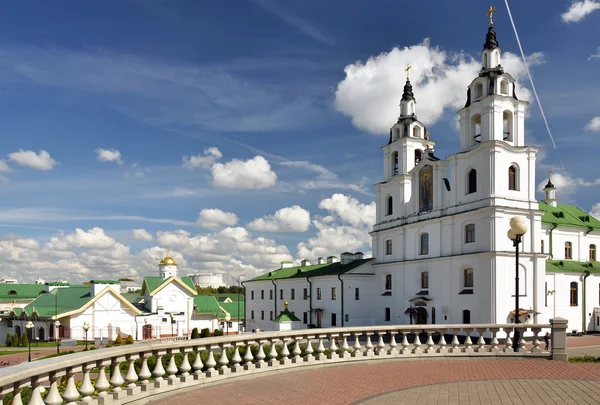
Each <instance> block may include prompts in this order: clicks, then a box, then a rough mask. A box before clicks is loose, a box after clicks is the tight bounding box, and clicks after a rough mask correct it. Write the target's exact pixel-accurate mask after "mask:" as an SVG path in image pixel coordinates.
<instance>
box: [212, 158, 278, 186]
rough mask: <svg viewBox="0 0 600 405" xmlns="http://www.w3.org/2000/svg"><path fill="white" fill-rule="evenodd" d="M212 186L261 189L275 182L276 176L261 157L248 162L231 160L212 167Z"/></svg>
mask: <svg viewBox="0 0 600 405" xmlns="http://www.w3.org/2000/svg"><path fill="white" fill-rule="evenodd" d="M211 172H212V175H213V184H214V186H215V187H219V188H236V189H263V188H268V187H272V186H274V185H275V183H276V182H277V175H276V174H275V172H274V171H273V170H271V165H269V162H268V161H267V160H266V159H265V158H264V157H262V156H255V157H254V158H252V159H249V160H238V159H233V160H232V161H231V162H227V163H225V164H222V163H216V164H214V165H213V166H212V168H211Z"/></svg>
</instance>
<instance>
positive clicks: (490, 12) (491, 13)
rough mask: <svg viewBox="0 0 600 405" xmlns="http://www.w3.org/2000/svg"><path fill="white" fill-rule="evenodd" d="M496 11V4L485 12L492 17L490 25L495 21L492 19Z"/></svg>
mask: <svg viewBox="0 0 600 405" xmlns="http://www.w3.org/2000/svg"><path fill="white" fill-rule="evenodd" d="M494 11H496V7H494V6H490V9H489V10H488V12H487V13H485V15H487V16H489V17H490V25H494V21H493V20H492V16H493V14H494Z"/></svg>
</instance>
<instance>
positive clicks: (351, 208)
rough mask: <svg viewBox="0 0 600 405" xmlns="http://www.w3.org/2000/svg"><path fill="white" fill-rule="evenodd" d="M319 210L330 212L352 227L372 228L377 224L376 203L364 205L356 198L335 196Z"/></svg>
mask: <svg viewBox="0 0 600 405" xmlns="http://www.w3.org/2000/svg"><path fill="white" fill-rule="evenodd" d="M319 208H321V209H325V210H327V211H329V212H330V213H331V214H332V215H334V216H336V217H339V218H340V219H341V220H342V221H343V222H345V223H348V224H350V225H352V226H367V227H371V226H373V224H374V223H375V202H372V203H370V204H363V203H361V202H360V201H358V200H357V199H356V198H353V197H350V196H347V195H344V194H334V195H332V196H331V198H326V199H324V200H322V201H321V202H320V203H319Z"/></svg>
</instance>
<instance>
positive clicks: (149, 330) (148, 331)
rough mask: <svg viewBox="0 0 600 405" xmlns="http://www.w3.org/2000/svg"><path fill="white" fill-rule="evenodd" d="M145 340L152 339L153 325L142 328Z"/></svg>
mask: <svg viewBox="0 0 600 405" xmlns="http://www.w3.org/2000/svg"><path fill="white" fill-rule="evenodd" d="M142 336H143V339H144V340H146V339H152V325H144V326H143V328H142Z"/></svg>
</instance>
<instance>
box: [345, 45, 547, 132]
mask: <svg viewBox="0 0 600 405" xmlns="http://www.w3.org/2000/svg"><path fill="white" fill-rule="evenodd" d="M528 59H529V60H528V62H531V63H532V65H534V64H536V63H541V60H542V54H541V53H535V54H533V55H531V56H530V57H529V58H528ZM409 63H410V65H411V66H412V67H413V69H412V70H411V72H410V73H411V77H410V79H411V83H412V85H413V90H414V93H415V98H416V100H417V115H418V117H419V119H420V120H421V121H423V122H424V123H425V124H427V125H431V124H433V123H435V122H436V121H438V120H439V119H440V118H441V117H442V114H443V113H444V111H446V110H447V109H452V110H456V109H458V108H460V107H462V106H463V105H464V103H465V100H466V87H467V86H468V85H469V83H470V82H471V81H472V80H473V79H474V78H475V77H477V74H478V72H479V70H480V69H481V64H480V61H479V60H478V59H473V58H472V57H470V56H468V55H465V54H463V53H457V52H448V51H444V50H442V49H441V48H439V47H432V46H430V44H429V40H427V39H426V40H425V41H424V42H423V43H422V44H419V45H413V46H410V47H406V48H403V49H398V48H394V49H392V50H391V51H390V52H385V53H381V54H380V55H378V56H375V57H371V58H369V59H368V60H367V61H366V62H364V63H363V62H360V61H359V62H356V63H354V64H351V65H348V66H346V68H345V69H344V71H345V73H346V77H345V78H344V80H342V81H341V82H340V83H338V87H337V90H336V94H335V105H336V108H337V110H338V111H340V112H342V113H343V114H346V115H348V116H349V117H350V118H351V119H352V123H353V124H354V126H356V127H358V128H360V129H363V130H366V131H368V132H371V133H374V134H385V133H387V132H388V131H389V128H390V126H391V125H392V124H393V123H394V122H395V121H396V119H397V118H398V115H399V112H400V111H399V107H398V104H399V102H400V98H401V97H402V92H403V87H404V84H405V81H406V77H405V72H404V70H403V69H402V68H401V67H402V66H406V65H407V64H409ZM502 63H503V65H504V66H505V67H506V72H508V73H510V74H511V75H513V77H515V79H517V80H519V79H520V78H523V77H524V75H525V73H526V72H525V68H524V65H523V64H522V62H521V61H520V59H519V58H518V57H517V56H516V55H513V54H511V53H509V52H506V53H504V54H503V59H502ZM517 89H518V91H517V95H518V96H519V98H520V99H524V100H527V99H528V98H529V93H528V92H527V91H526V89H524V88H522V87H517Z"/></svg>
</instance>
